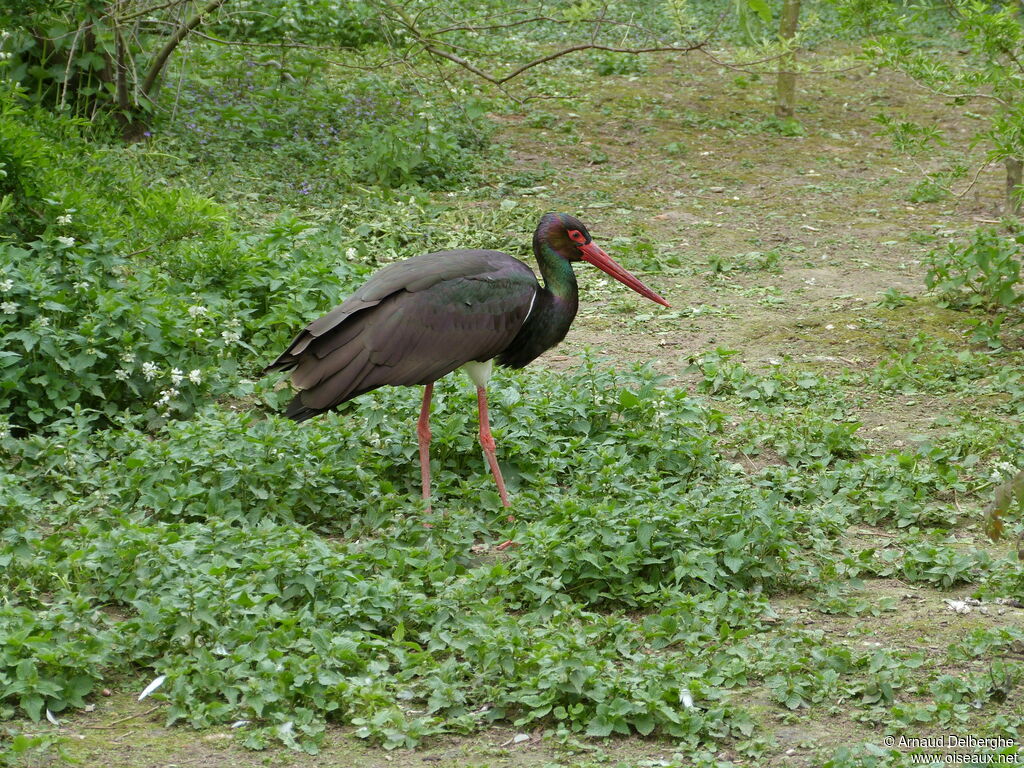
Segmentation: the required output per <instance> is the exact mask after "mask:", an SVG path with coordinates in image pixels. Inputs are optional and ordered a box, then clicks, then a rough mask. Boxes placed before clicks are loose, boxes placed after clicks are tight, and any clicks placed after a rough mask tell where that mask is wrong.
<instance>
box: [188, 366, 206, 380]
mask: <svg viewBox="0 0 1024 768" xmlns="http://www.w3.org/2000/svg"><path fill="white" fill-rule="evenodd" d="M188 380H189V381H191V382H192V383H193V384H202V383H203V372H202V371H200V370H199V369H198V368H193V369H192V370H191V371H189V372H188Z"/></svg>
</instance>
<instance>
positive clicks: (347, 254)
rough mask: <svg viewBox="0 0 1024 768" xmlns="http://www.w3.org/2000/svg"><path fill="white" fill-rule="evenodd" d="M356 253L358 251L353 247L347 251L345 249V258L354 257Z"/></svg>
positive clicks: (357, 253)
mask: <svg viewBox="0 0 1024 768" xmlns="http://www.w3.org/2000/svg"><path fill="white" fill-rule="evenodd" d="M358 255H359V252H358V251H357V250H356V249H355V248H349V249H348V250H347V251H345V258H346V259H354V258H355V257H356V256H358Z"/></svg>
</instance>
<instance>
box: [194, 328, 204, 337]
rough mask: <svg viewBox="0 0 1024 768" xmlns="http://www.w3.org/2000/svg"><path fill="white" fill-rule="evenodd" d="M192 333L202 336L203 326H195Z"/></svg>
mask: <svg viewBox="0 0 1024 768" xmlns="http://www.w3.org/2000/svg"><path fill="white" fill-rule="evenodd" d="M192 333H194V334H195V335H196V336H202V335H203V329H202V328H193V329H192Z"/></svg>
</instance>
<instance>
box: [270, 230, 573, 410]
mask: <svg viewBox="0 0 1024 768" xmlns="http://www.w3.org/2000/svg"><path fill="white" fill-rule="evenodd" d="M539 288H540V286H539V285H538V284H537V278H536V277H534V275H533V272H532V271H531V270H530V268H529V267H528V266H526V265H525V264H524V263H523V262H521V261H519V260H518V259H514V258H512V257H511V256H509V255H507V254H504V253H500V252H498V251H475V250H462V251H441V252H440V253H427V254H424V255H422V256H415V257H413V258H411V259H408V260H406V261H400V262H397V263H395V264H391V265H389V266H387V267H385V268H384V269H382V270H380V271H379V272H377V273H376V274H375V275H373V277H371V278H370V279H369V280H368V281H367V282H366V283H364V284H363V285H362V287H360V288H359V289H358V290H357V291H356V292H355V293H353V294H352V295H351V296H350V297H349V298H347V299H346V300H345V301H344V302H343V303H342V304H340V305H339V306H337V307H335V308H334V309H333V310H331V311H330V312H329V313H327V314H326V315H324V316H323V317H321V318H320V319H319V320H316V321H315V322H313V323H310V324H309V325H308V326H307V327H306V329H305V330H303V331H302V333H300V334H299V335H298V337H296V339H295V340H294V341H293V342H292V343H291V346H289V347H288V349H287V350H285V352H284V353H283V354H282V355H281V356H280V357H279V358H278V359H277V360H275V361H274V362H273V363H271V364H270V365H269V366H267V368H266V369H265V371H264V373H266V372H268V371H273V370H292V369H293V370H294V373H293V374H292V383H293V384H295V386H296V387H297V388H298V389H299V390H301V391H300V392H299V394H298V395H296V396H295V399H294V400H292V402H291V404H290V405H289V406H288V410H287V411H286V415H287V416H289V417H290V418H293V419H295V420H296V421H303V420H305V419H308V418H310V417H311V416H315V415H317V414H318V413H323V412H324V411H328V410H330V409H331V408H334V407H336V406H338V405H341V404H342V403H344V402H345V401H347V400H351V399H352V398H353V397H358V396H359V395H361V394H363V393H365V392H369V391H370V390H372V389H376V388H377V387H381V386H384V385H385V384H395V385H413V384H429V383H430V382H432V381H437V380H438V379H439V378H441V377H442V376H444V375H446V374H449V373H451V372H452V371H454V370H455V369H456V368H458V367H460V366H461V365H463V364H464V363H466V362H468V361H470V360H480V361H484V360H490V359H491V358H492V357H495V356H496V355H499V354H501V353H507V352H508V350H509V349H510V348H511V347H514V342H515V340H516V338H517V336H519V335H520V331H521V330H522V327H523V321H524V320H525V319H526V316H527V313H528V311H529V307H530V301H531V299H532V297H533V296H534V295H535V294H536V293H537V292H538V290H539ZM563 336H564V334H563ZM522 345H523V344H522V342H521V343H520V346H522ZM541 351H543V350H541ZM538 354H540V353H539V352H538ZM533 357H536V355H534V356H533ZM530 359H533V358H530ZM527 362H529V360H526V361H523V362H521V363H519V366H522V365H525V364H526V363H527Z"/></svg>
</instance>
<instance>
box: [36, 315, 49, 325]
mask: <svg viewBox="0 0 1024 768" xmlns="http://www.w3.org/2000/svg"><path fill="white" fill-rule="evenodd" d="M37 322H38V323H39V327H40V328H49V327H50V318H48V317H40V318H39V319H38V320H37Z"/></svg>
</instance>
